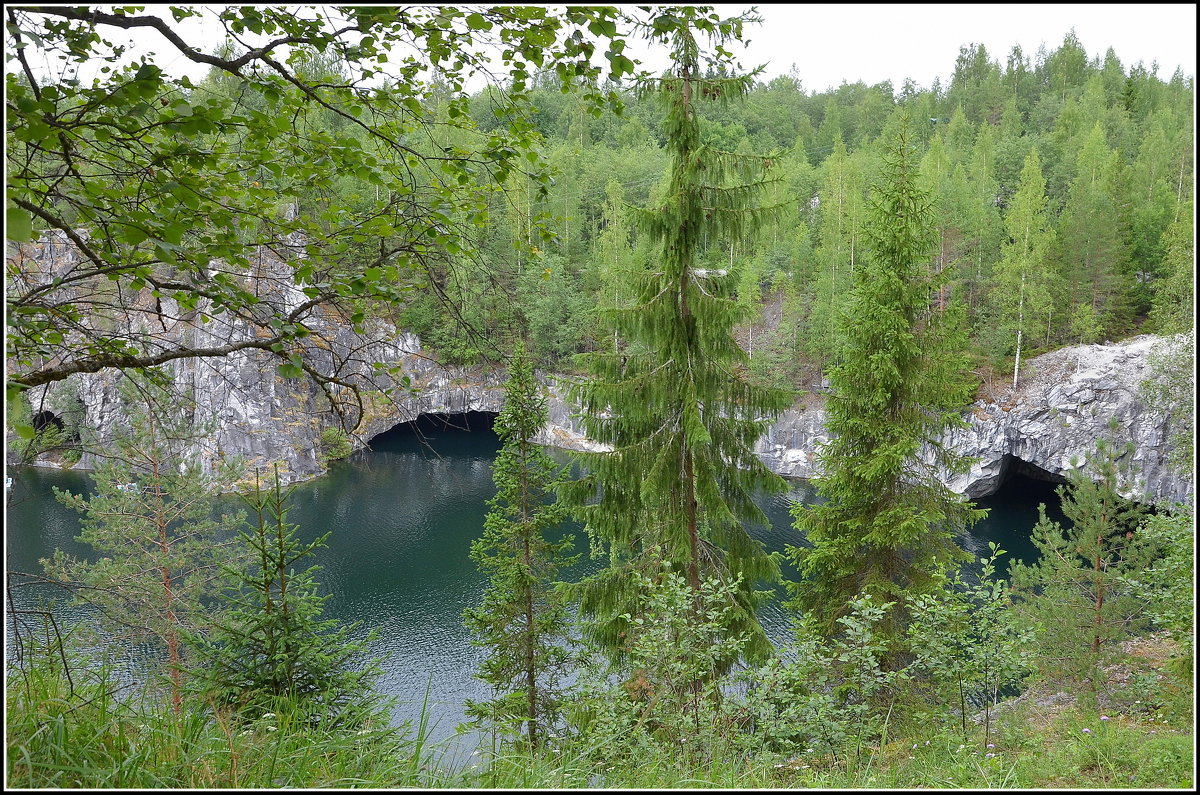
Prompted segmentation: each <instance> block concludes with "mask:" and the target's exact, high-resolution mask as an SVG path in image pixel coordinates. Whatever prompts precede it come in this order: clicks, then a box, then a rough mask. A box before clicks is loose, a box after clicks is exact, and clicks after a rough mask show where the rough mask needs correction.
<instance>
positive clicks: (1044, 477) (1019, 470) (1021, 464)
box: [997, 453, 1067, 491]
mask: <svg viewBox="0 0 1200 795" xmlns="http://www.w3.org/2000/svg"><path fill="white" fill-rule="evenodd" d="M1014 477H1015V478H1018V479H1024V480H1036V481H1043V482H1046V483H1053V484H1055V485H1059V486H1061V485H1062V484H1063V483H1066V482H1067V479H1066V478H1065V477H1063V476H1062V475H1057V474H1055V473H1053V472H1048V471H1047V470H1045V469H1042V468H1041V467H1040V466H1037V465H1036V464H1031V463H1029V462H1028V461H1026V460H1024V459H1021V458H1017V457H1016V456H1015V455H1012V454H1011V453H1008V454H1006V455H1005V456H1004V458H1002V459H1000V478H999V487H998V488H997V491H999V490H1000V489H1003V488H1004V486H1005V483H1007V482H1008V480H1009V479H1011V478H1014Z"/></svg>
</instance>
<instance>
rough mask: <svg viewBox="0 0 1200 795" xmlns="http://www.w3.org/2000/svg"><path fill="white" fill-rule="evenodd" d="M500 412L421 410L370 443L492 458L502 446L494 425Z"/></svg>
mask: <svg viewBox="0 0 1200 795" xmlns="http://www.w3.org/2000/svg"><path fill="white" fill-rule="evenodd" d="M496 416H497V415H496V412H491V411H467V412H462V413H459V414H447V413H431V414H421V415H419V416H418V417H417V418H416V419H415V420H412V421H410V422H401V423H398V424H397V425H394V426H392V427H391V428H389V429H388V430H386V431H384V432H383V433H379V434H376V435H375V436H372V437H371V438H370V439H369V440H367V447H368V448H369V449H371V450H373V451H375V452H392V453H412V452H418V453H420V454H422V455H425V456H437V455H439V454H443V453H452V454H456V455H468V456H470V457H472V458H480V459H486V460H487V461H488V462H491V460H492V459H493V458H495V456H496V453H497V452H498V451H499V450H500V438H499V437H498V436H496V432H495V430H494V429H493V426H494V424H495V421H496Z"/></svg>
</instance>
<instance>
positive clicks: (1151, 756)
mask: <svg viewBox="0 0 1200 795" xmlns="http://www.w3.org/2000/svg"><path fill="white" fill-rule="evenodd" d="M44 659H48V658H44ZM8 673H9V676H8V680H7V683H6V700H7V708H8V710H7V726H6V732H7V751H8V753H7V761H6V772H7V781H6V784H7V786H9V787H16V788H29V789H39V788H84V787H85V788H95V789H118V788H195V789H209V788H266V789H277V788H281V787H308V788H315V787H338V788H357V787H370V788H384V787H386V788H402V787H410V788H491V789H576V788H587V787H604V788H637V789H646V788H696V789H707V788H725V789H773V788H813V787H817V788H830V789H876V788H930V787H933V788H951V789H959V788H972V789H974V788H1019V789H1029V788H1099V789H1111V788H1139V789H1150V788H1185V789H1190V788H1192V787H1193V786H1194V783H1195V767H1194V764H1195V763H1194V754H1193V752H1194V747H1193V731H1192V725H1191V724H1192V721H1193V720H1194V711H1193V704H1192V689H1191V687H1190V682H1185V681H1182V680H1179V679H1177V678H1174V677H1167V678H1164V679H1163V680H1162V682H1161V684H1160V686H1159V687H1158V689H1157V690H1155V691H1154V692H1152V693H1147V694H1145V695H1146V696H1147V697H1150V698H1151V699H1152V701H1153V707H1149V708H1145V704H1146V703H1147V702H1146V701H1144V700H1141V699H1139V702H1138V703H1139V706H1140V707H1143V708H1142V709H1141V710H1140V711H1135V710H1133V709H1129V710H1124V711H1120V712H1118V711H1113V714H1111V715H1105V716H1103V717H1106V718H1107V720H1104V719H1102V716H1101V713H1100V712H1098V711H1096V710H1091V711H1088V710H1084V709H1082V708H1079V707H1072V708H1070V709H1065V710H1059V711H1054V712H1048V713H1047V712H1044V711H1043V712H1039V709H1038V708H1036V707H1030V706H1026V707H1019V708H1012V709H1009V710H1006V711H1005V712H1004V714H1003V715H1002V716H1001V718H1000V724H999V726H998V729H997V730H993V732H992V733H991V736H990V737H989V738H987V739H985V737H984V733H983V729H982V726H978V725H973V724H969V730H968V733H967V736H965V737H964V736H963V734H962V731H961V728H960V725H959V722H958V721H957V720H956V719H949V718H947V719H945V720H942V721H934V720H930V719H928V718H927V717H922V718H920V719H908V716H903V717H901V716H899V715H897V716H894V719H893V721H892V722H891V723H890V724H889V729H888V736H887V738H886V739H879V740H876V741H875V743H874V744H868V745H869V747H864V749H863V752H862V753H861V754H860V755H859V756H858V757H856V758H834V757H832V756H828V755H826V756H822V755H819V754H817V753H806V752H805V751H804V749H799V750H798V751H797V752H795V753H793V754H789V755H771V754H766V753H750V752H747V751H746V750H745V746H744V745H743V746H742V748H741V749H740V750H739V749H738V748H737V747H736V746H735V745H734V744H732V743H728V742H727V741H725V740H723V739H721V738H719V737H717V738H716V739H714V743H720V746H721V747H716V746H714V747H713V748H711V749H709V751H710V752H709V753H706V754H704V755H703V756H704V758H707V759H709V760H710V761H707V762H706V763H704V764H703V765H702V766H694V765H689V763H688V762H687V761H686V758H685V757H684V756H682V755H680V754H677V753H674V752H673V751H672V750H671V748H670V747H669V746H667V745H654V744H645V743H642V744H638V745H637V746H636V748H632V747H631V748H623V749H608V750H607V751H606V750H605V749H597V748H595V747H590V746H588V745H587V744H586V743H585V742H584V741H581V740H579V739H578V738H574V737H571V736H565V737H559V738H555V739H554V741H553V742H551V743H548V744H547V746H546V747H545V748H544V749H543V750H541V751H539V752H538V753H536V754H532V753H530V752H529V750H528V749H527V748H524V747H522V746H520V745H506V744H503V743H501V744H500V745H499V746H498V748H497V750H496V751H495V752H492V751H489V750H486V749H481V750H478V751H476V752H474V753H473V754H472V756H471V757H470V758H469V759H468V760H467V761H466V762H465V763H462V762H461V760H458V759H448V758H447V755H448V748H447V747H446V746H442V745H439V744H435V743H430V742H429V739H428V729H429V724H428V712H427V710H423V711H422V716H421V718H420V719H419V720H418V721H417V723H416V725H415V726H405V727H402V728H392V727H388V726H385V725H380V726H374V727H369V728H365V729H360V730H357V731H352V730H325V729H322V728H320V727H316V728H314V727H312V726H310V725H307V724H306V723H303V722H302V721H301V720H300V719H299V718H298V717H295V716H296V715H298V714H299V713H298V712H297V711H295V710H293V709H289V706H288V704H287V703H286V702H280V704H279V705H278V707H277V708H275V710H274V711H273V712H264V713H262V714H258V715H251V716H243V717H241V718H235V717H234V716H231V715H228V714H225V713H222V712H220V711H214V710H213V709H212V708H211V706H210V705H207V704H203V703H192V704H188V705H186V706H187V708H185V709H184V710H183V712H182V713H181V714H179V715H176V714H175V713H174V712H173V710H172V709H171V707H170V703H169V699H168V698H163V697H162V696H161V695H157V694H155V693H153V692H148V693H146V694H145V695H144V696H143V697H141V698H136V697H135V698H127V697H122V696H123V694H120V693H118V692H117V686H116V685H114V683H113V681H112V680H111V678H110V677H108V676H106V674H105V671H104V670H103V669H101V670H99V671H94V672H90V673H89V672H86V671H82V670H75V671H73V687H72V683H69V682H68V680H67V679H66V677H65V676H64V675H63V671H62V666H61V664H57V663H55V664H51V663H50V662H44V661H43V662H40V663H39V664H37V665H27V666H26V667H25V668H23V669H21V670H14V669H13V668H10V669H9V672H8ZM428 697H429V694H428V692H427V694H426V700H427V702H428ZM1084 729H1087V731H1084ZM988 741H990V742H991V744H990V745H988ZM613 750H617V751H620V752H622V753H623V754H625V756H622V757H618V758H619V759H620V761H615V760H614V759H613V758H611V757H608V758H606V756H607V755H608V753H609V752H610V751H613Z"/></svg>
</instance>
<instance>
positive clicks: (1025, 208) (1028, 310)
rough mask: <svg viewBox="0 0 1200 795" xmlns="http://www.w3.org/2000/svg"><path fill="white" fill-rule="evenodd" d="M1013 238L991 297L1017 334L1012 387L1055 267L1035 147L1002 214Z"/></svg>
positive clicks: (1047, 300) (1004, 323)
mask: <svg viewBox="0 0 1200 795" xmlns="http://www.w3.org/2000/svg"><path fill="white" fill-rule="evenodd" d="M1004 226H1005V228H1006V230H1007V232H1008V237H1009V242H1008V243H1007V244H1005V246H1004V247H1003V249H1002V255H1001V260H1000V263H999V264H998V265H997V266H996V273H995V277H994V287H993V288H992V303H993V305H994V307H995V316H994V322H995V323H996V325H997V326H999V327H1000V329H1001V330H1002V331H1003V332H1004V333H1005V334H1011V335H1014V336H1015V337H1016V352H1017V353H1016V361H1015V362H1014V364H1013V388H1014V389H1015V388H1016V386H1017V375H1018V373H1019V372H1020V368H1021V343H1022V340H1023V338H1024V335H1025V330H1026V328H1028V327H1030V326H1031V325H1032V324H1033V322H1034V321H1035V320H1038V319H1040V318H1044V317H1046V315H1047V314H1048V313H1049V312H1050V311H1051V285H1052V279H1053V273H1052V272H1051V270H1050V268H1049V265H1048V263H1047V262H1046V254H1047V250H1048V248H1049V246H1050V243H1051V241H1052V240H1053V237H1054V233H1053V231H1052V230H1051V229H1050V228H1049V220H1048V218H1047V211H1046V181H1045V180H1044V179H1043V178H1042V169H1041V164H1040V163H1039V162H1038V156H1037V149H1031V150H1030V152H1029V156H1028V157H1026V158H1025V167H1024V168H1023V169H1022V170H1021V183H1020V185H1019V186H1018V187H1017V192H1016V195H1014V196H1013V198H1012V201H1011V202H1010V203H1009V206H1008V212H1006V213H1005V215H1004Z"/></svg>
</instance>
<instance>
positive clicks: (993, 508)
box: [6, 414, 1061, 749]
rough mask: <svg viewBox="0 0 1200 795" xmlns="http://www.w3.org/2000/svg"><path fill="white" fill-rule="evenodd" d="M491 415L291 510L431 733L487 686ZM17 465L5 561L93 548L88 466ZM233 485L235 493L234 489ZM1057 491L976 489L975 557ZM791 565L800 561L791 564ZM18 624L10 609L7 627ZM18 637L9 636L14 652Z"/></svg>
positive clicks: (387, 446)
mask: <svg viewBox="0 0 1200 795" xmlns="http://www.w3.org/2000/svg"><path fill="white" fill-rule="evenodd" d="M491 420H492V417H491V416H490V415H487V414H465V415H455V416H451V417H438V416H427V417H422V418H421V420H420V421H418V422H416V423H408V424H405V425H401V426H397V427H396V428H394V429H393V430H391V431H388V432H387V433H385V434H382V435H380V436H377V437H375V438H374V439H373V440H372V441H371V447H372V449H371V450H364V451H360V452H358V453H355V454H354V455H352V456H351V457H350V458H349V459H348V460H346V461H343V462H338V463H336V464H334V466H333V468H332V470H331V471H330V472H329V473H328V474H327V475H324V476H322V477H319V478H316V479H314V480H310V481H307V482H304V483H301V484H299V485H298V486H297V487H296V489H295V491H294V493H293V495H292V506H293V507H292V510H291V512H290V514H289V517H288V519H289V521H290V522H292V523H294V524H297V525H299V526H300V535H301V537H302V538H303V539H305V540H311V539H313V538H316V537H317V536H319V535H321V534H322V533H324V532H326V531H332V535H331V536H330V538H329V542H328V547H327V548H325V549H323V550H321V552H320V554H319V555H318V557H317V559H316V561H315V562H316V563H318V564H319V565H320V566H321V567H322V570H321V571H320V572H319V574H318V575H317V579H318V580H319V582H320V583H321V584H322V592H323V593H327V594H329V599H328V600H327V602H326V615H327V616H329V617H332V618H336V619H339V620H341V621H344V622H355V621H361V622H362V626H361V627H360V628H359V630H358V634H359V635H360V636H365V635H366V633H367V632H368V631H369V630H372V629H373V630H376V631H377V633H378V637H377V639H376V640H375V641H373V642H372V644H371V647H370V651H371V655H372V656H376V657H380V658H382V664H383V672H384V673H383V677H382V679H381V680H380V682H379V684H380V687H381V688H382V689H383V690H384V691H385V692H386V693H387V694H388V695H391V696H394V697H395V698H396V706H395V709H394V711H393V722H394V723H396V724H400V723H403V722H404V721H408V720H412V721H413V722H414V723H415V722H416V720H417V718H418V716H419V715H420V712H421V708H422V704H423V703H424V701H425V698H426V692H427V691H428V701H429V717H430V719H431V722H432V723H433V728H432V732H431V733H432V736H433V737H434V738H439V739H440V738H446V737H449V736H450V735H452V734H453V733H454V731H455V727H456V726H457V725H458V724H459V723H460V722H461V721H463V720H464V716H463V710H462V704H463V700H464V699H467V698H484V697H486V696H487V695H488V694H487V692H486V689H485V687H484V685H483V684H482V683H481V682H478V681H477V680H475V679H473V678H472V673H473V672H474V670H475V668H476V666H477V664H478V662H479V661H480V658H481V655H482V650H480V649H478V648H476V647H475V646H473V645H471V642H470V637H469V635H468V633H467V631H466V629H465V628H464V627H463V623H462V611H463V608H465V607H467V606H469V605H475V604H477V603H478V602H479V600H480V599H481V597H482V594H483V591H484V588H485V585H486V583H485V581H484V579H483V577H482V575H481V574H480V573H479V572H478V571H477V570H476V567H475V564H474V563H473V562H472V561H471V560H470V559H469V558H468V554H467V553H468V549H469V546H470V542H471V540H472V539H474V538H476V537H477V536H478V535H479V534H480V532H481V529H482V526H483V517H484V514H485V513H486V512H487V505H486V501H487V500H488V499H489V498H490V497H491V496H492V495H493V494H494V493H495V487H494V485H493V483H492V479H491V462H492V460H493V458H494V457H495V454H496V452H497V450H498V449H499V446H500V443H499V440H498V439H497V438H496V436H495V434H494V433H493V432H492V430H491ZM553 452H554V455H555V456H556V458H559V459H560V460H562V461H563V462H566V461H568V460H569V454H568V453H565V452H562V451H553ZM8 474H9V475H11V476H12V477H13V481H14V482H13V485H12V487H11V488H9V489H8V490H7V493H6V499H7V522H6V526H7V530H6V565H7V570H8V571H9V572H27V573H38V572H40V571H41V565H40V564H39V562H38V561H39V560H40V559H41V558H45V557H49V556H50V555H51V554H52V553H53V551H54V550H55V549H56V548H61V549H63V550H65V551H67V552H68V553H71V554H75V555H80V556H84V557H87V556H89V553H90V549H89V548H88V547H86V546H84V545H82V544H80V543H78V542H76V541H75V540H74V537H75V536H76V535H77V534H78V532H79V515H78V514H77V513H75V512H74V511H72V510H70V509H68V508H66V507H65V506H63V505H62V504H60V503H59V502H58V501H57V500H56V499H55V498H54V496H53V493H52V491H51V488H52V487H58V488H59V489H65V490H68V491H71V492H76V493H85V494H86V493H89V492H90V490H91V479H90V477H89V476H87V475H85V474H82V473H77V472H71V471H62V470H52V469H38V468H30V467H24V468H14V469H10V470H9V473H8ZM790 486H791V488H790V490H789V491H788V492H787V493H785V494H781V495H775V496H769V497H767V496H764V497H763V498H762V499H761V500H760V504H761V505H762V507H763V508H764V510H765V511H766V513H767V516H768V517H769V518H770V522H771V524H770V526H768V527H756V528H753V530H752V532H753V535H754V536H755V537H756V538H758V539H760V540H761V541H762V542H763V543H764V544H765V545H766V547H767V548H768V549H769V550H779V551H782V550H783V548H784V547H785V545H787V544H796V543H799V542H800V537H799V536H798V535H797V533H796V531H795V530H793V529H792V526H791V524H792V520H791V516H790V514H789V510H788V508H789V504H790V503H791V502H792V501H795V500H799V501H809V500H811V499H813V495H814V493H815V490H814V488H813V486H812V484H810V483H806V482H802V481H792V482H790ZM227 499H229V500H230V503H229V507H234V506H235V503H236V502H237V501H236V500H235V499H234V498H227ZM1058 502H1059V501H1058V497H1057V495H1056V494H1055V493H1054V486H1053V485H1052V484H1050V483H1046V482H1043V481H1037V480H1030V479H1028V478H1025V477H1023V476H1020V475H1014V476H1013V477H1011V478H1009V479H1008V480H1007V481H1006V482H1005V483H1004V484H1003V486H1002V488H1001V490H1000V491H999V492H998V493H996V494H994V495H992V496H990V497H987V498H984V499H981V500H979V501H978V504H979V505H980V506H981V507H986V508H989V509H990V514H989V516H988V517H987V518H986V519H985V520H983V521H982V522H980V523H979V524H978V525H976V526H975V527H974V528H972V529H971V530H970V532H969V533H967V534H966V535H964V536H963V537H962V538H960V539H959V543H960V544H961V545H962V546H963V547H964V548H965V549H966V550H967V551H968V552H971V553H972V554H973V555H974V557H975V561H976V562H975V566H976V567H977V566H978V558H979V556H980V555H981V554H983V553H986V552H987V543H988V541H996V542H998V543H1000V545H1001V546H1002V547H1003V548H1004V549H1006V550H1008V552H1009V554H1008V555H1007V556H1006V557H1007V558H1009V559H1014V558H1024V559H1026V560H1028V559H1030V558H1031V557H1033V555H1034V554H1035V551H1034V549H1033V547H1032V545H1031V544H1030V543H1029V540H1028V537H1029V531H1030V529H1031V528H1032V527H1033V525H1034V523H1035V522H1036V521H1037V505H1038V503H1047V504H1048V505H1049V506H1051V509H1052V510H1051V515H1052V516H1054V517H1057V518H1060V519H1061V514H1059V513H1058V511H1057V506H1058ZM238 504H240V503H238ZM227 509H228V508H227ZM564 532H574V533H575V534H576V546H577V549H579V550H580V551H584V552H585V553H586V549H587V541H586V538H584V537H583V533H582V531H581V530H580V529H579V528H578V527H569V528H564ZM601 564H602V561H594V560H590V559H589V558H588V556H587V555H586V554H584V555H583V557H582V558H581V562H580V563H579V564H577V565H576V566H575V567H573V568H572V569H569V570H566V571H565V572H564V573H563V574H564V579H567V580H577V579H579V578H580V577H581V576H583V575H585V574H587V573H590V572H592V571H595V570H596V568H597V567H599V566H600V565H601ZM785 574H786V575H794V572H791V571H787V570H786V568H785ZM39 594H40V596H39ZM49 595H51V594H50V592H48V591H42V590H41V589H40V588H33V587H20V588H14V589H11V595H10V597H6V601H7V599H8V598H11V599H12V600H13V603H14V604H15V605H17V606H29V605H32V604H34V603H36V602H37V601H38V599H39V598H45V597H48V596H49ZM55 595H59V594H55ZM777 595H778V597H779V598H778V599H776V600H775V601H774V602H772V603H771V604H768V605H767V606H766V607H765V608H764V610H763V612H762V614H761V618H762V621H763V623H764V625H765V626H766V628H767V630H768V632H769V634H770V635H771V637H772V639H774V640H775V641H776V642H777V643H782V642H784V641H785V640H786V638H787V637H788V635H789V632H790V624H789V618H788V614H787V612H786V611H785V610H783V608H782V607H781V606H780V600H781V599H782V597H783V589H782V588H779V589H778V590H777ZM56 610H58V612H59V614H60V615H61V616H63V617H64V618H69V617H71V616H72V615H78V611H77V610H70V609H66V608H62V607H58V608H56ZM11 632H12V627H11V622H10V621H8V620H6V634H7V635H8V636H9V640H11ZM11 648H12V644H11V643H6V649H8V650H10V651H9V652H7V653H9V654H11ZM9 662H10V664H11V662H12V661H11V658H10V659H9ZM455 745H456V746H459V747H460V749H461V747H462V744H461V743H456V744H455Z"/></svg>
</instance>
